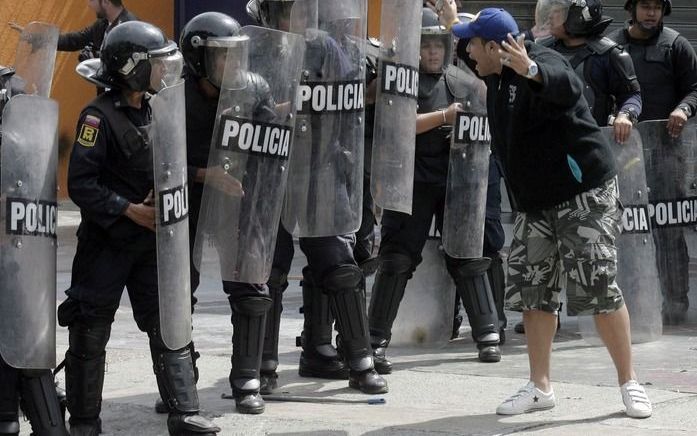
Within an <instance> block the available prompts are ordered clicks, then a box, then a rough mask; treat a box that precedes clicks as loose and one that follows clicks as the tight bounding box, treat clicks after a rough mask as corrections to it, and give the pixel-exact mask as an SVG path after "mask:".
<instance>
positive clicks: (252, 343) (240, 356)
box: [230, 297, 272, 414]
mask: <svg viewBox="0 0 697 436" xmlns="http://www.w3.org/2000/svg"><path fill="white" fill-rule="evenodd" d="M271 305H272V301H271V298H269V297H244V298H240V299H238V300H234V301H233V300H232V299H231V300H230V306H231V307H232V322H233V327H232V328H233V332H232V369H231V370H230V386H231V387H232V395H233V397H234V398H235V405H236V406H237V411H238V412H240V413H246V414H259V413H264V408H265V405H264V399H263V398H262V397H261V394H260V393H259V390H260V388H261V382H260V380H259V368H260V366H261V353H262V350H263V347H264V332H265V331H266V314H267V313H268V311H269V308H270V307H271Z"/></svg>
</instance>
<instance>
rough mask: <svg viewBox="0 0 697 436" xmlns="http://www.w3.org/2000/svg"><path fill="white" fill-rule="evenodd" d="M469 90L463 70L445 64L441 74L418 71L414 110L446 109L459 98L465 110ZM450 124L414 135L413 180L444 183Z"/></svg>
mask: <svg viewBox="0 0 697 436" xmlns="http://www.w3.org/2000/svg"><path fill="white" fill-rule="evenodd" d="M470 96H471V91H470V88H469V87H468V85H467V80H466V75H465V73H464V72H463V71H462V70H460V69H459V68H457V67H455V66H452V65H451V66H449V67H448V68H447V69H446V70H445V72H444V73H443V74H426V73H420V74H419V98H418V108H417V111H416V112H417V113H420V114H424V113H429V112H434V111H437V110H442V109H447V108H448V106H450V105H451V104H452V103H454V102H456V101H457V102H461V103H463V104H464V106H465V110H467V106H468V105H467V102H468V100H469V99H470ZM451 132H452V126H450V125H442V126H440V127H436V128H435V129H432V130H429V131H427V132H424V133H421V134H419V135H416V162H415V168H414V180H415V181H416V182H422V183H438V184H445V182H446V179H447V175H448V162H449V160H450V133H451Z"/></svg>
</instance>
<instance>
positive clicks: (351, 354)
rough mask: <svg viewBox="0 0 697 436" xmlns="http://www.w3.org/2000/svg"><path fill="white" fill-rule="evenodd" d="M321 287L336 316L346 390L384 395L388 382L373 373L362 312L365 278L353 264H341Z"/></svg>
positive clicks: (366, 323) (370, 352) (365, 323)
mask: <svg viewBox="0 0 697 436" xmlns="http://www.w3.org/2000/svg"><path fill="white" fill-rule="evenodd" d="M324 285H325V288H326V289H327V292H328V293H329V300H330V302H331V305H332V310H333V311H334V315H335V316H336V322H337V326H338V328H339V336H340V337H341V349H342V354H343V355H344V356H345V358H346V363H347V365H348V367H349V387H351V388H354V389H359V390H361V391H362V392H364V393H366V394H384V393H386V392H387V390H388V389H387V382H386V381H385V380H384V379H383V378H382V377H380V376H379V375H378V373H377V372H376V371H375V368H374V363H373V350H372V348H371V347H370V337H369V335H368V317H367V315H366V310H365V279H364V277H363V271H362V270H361V269H360V268H359V267H358V266H356V265H342V266H340V267H338V268H337V269H335V270H334V271H332V272H330V273H329V274H327V276H326V277H325V279H324Z"/></svg>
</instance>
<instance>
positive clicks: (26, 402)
mask: <svg viewBox="0 0 697 436" xmlns="http://www.w3.org/2000/svg"><path fill="white" fill-rule="evenodd" d="M21 398H22V401H21V405H22V410H23V411H24V414H25V415H26V416H27V418H28V419H29V422H30V423H31V428H32V432H33V433H34V434H36V435H41V436H67V434H68V432H67V431H66V429H65V423H64V422H63V415H62V414H61V409H60V404H59V402H58V395H57V394H56V384H55V380H54V379H53V374H52V373H51V371H50V370H41V371H27V370H25V371H22V376H21Z"/></svg>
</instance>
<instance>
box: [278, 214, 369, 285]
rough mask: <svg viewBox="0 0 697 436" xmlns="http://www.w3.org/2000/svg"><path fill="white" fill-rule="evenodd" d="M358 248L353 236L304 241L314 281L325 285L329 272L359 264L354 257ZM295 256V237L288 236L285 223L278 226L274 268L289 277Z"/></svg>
mask: <svg viewBox="0 0 697 436" xmlns="http://www.w3.org/2000/svg"><path fill="white" fill-rule="evenodd" d="M354 245H355V237H354V236H353V235H340V236H324V237H320V238H300V249H301V250H302V252H303V253H304V254H305V256H306V257H307V261H308V264H309V266H310V270H311V271H312V278H313V280H314V282H315V283H323V280H324V277H325V276H326V275H327V273H329V272H331V271H333V270H335V269H336V268H337V267H338V266H341V265H356V261H355V259H354V257H353V249H354ZM294 255H295V248H294V247H293V235H291V234H290V233H288V231H287V230H286V229H285V228H284V227H283V223H281V224H280V225H279V226H278V236H277V238H276V251H275V252H274V259H273V268H275V269H278V270H279V271H282V272H283V273H284V274H288V273H289V272H290V267H291V264H292V262H293V256H294Z"/></svg>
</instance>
